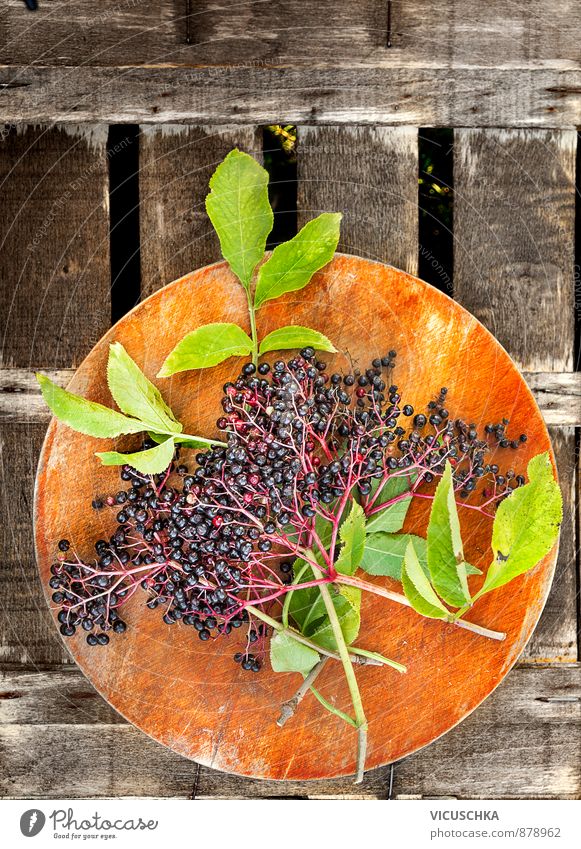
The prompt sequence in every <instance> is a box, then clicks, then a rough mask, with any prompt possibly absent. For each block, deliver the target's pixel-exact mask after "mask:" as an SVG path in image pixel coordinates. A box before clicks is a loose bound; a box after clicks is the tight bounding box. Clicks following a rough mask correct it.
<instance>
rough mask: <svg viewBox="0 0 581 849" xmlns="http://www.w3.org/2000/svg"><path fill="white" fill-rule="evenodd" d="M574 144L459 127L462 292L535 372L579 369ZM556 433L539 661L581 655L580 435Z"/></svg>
mask: <svg viewBox="0 0 581 849" xmlns="http://www.w3.org/2000/svg"><path fill="white" fill-rule="evenodd" d="M576 142H577V136H576V133H574V132H562V133H552V132H547V131H540V130H526V131H518V130H508V131H505V130H457V131H456V133H455V147H456V155H455V166H454V198H455V200H454V238H455V248H454V292H455V295H456V297H457V298H458V300H459V301H460V302H461V303H462V304H463V305H464V306H465V307H467V309H469V310H470V311H471V312H472V313H474V315H476V316H477V318H479V319H480V320H481V321H483V323H484V324H486V325H487V326H488V327H489V329H490V330H491V331H492V332H493V333H494V334H495V336H496V337H497V338H498V339H499V340H500V342H501V343H502V344H503V345H504V347H505V348H506V349H507V350H508V351H509V353H510V354H511V355H512V356H513V358H514V359H515V360H516V361H517V362H518V363H519V364H520V365H521V366H522V367H523V368H524V369H528V370H531V371H537V370H538V371H546V372H551V371H557V372H567V371H569V372H570V371H572V370H573V352H574V302H575V292H574V275H573V272H574V233H575V152H576ZM573 380H575V378H573ZM536 386H537V391H538V390H539V379H538V378H536ZM541 394H542V393H541ZM537 397H539V395H537ZM539 400H541V399H540V398H539ZM575 403H576V405H577V403H578V402H575ZM553 440H554V445H555V450H556V453H557V457H558V464H559V467H560V470H561V476H562V482H563V490H564V495H565V511H566V512H565V522H564V525H563V536H562V542H561V549H560V559H559V564H558V567H557V572H556V575H555V580H554V584H553V587H552V590H551V594H550V596H549V599H548V602H547V607H546V609H545V612H544V615H543V618H542V620H541V623H540V624H539V627H538V629H537V631H536V633H535V635H534V637H533V639H532V640H531V643H530V644H529V646H528V648H527V650H526V657H527V658H529V659H537V660H546V659H547V658H551V659H576V657H577V640H576V636H575V635H576V630H577V611H576V603H575V595H576V577H575V568H576V566H575V550H576V543H575V536H576V535H575V528H574V521H573V510H574V507H573V504H574V495H573V492H574V486H575V471H574V469H575V462H574V456H575V453H574V452H575V447H574V433H573V431H572V430H570V429H566V430H565V431H564V432H561V433H558V432H557V431H553Z"/></svg>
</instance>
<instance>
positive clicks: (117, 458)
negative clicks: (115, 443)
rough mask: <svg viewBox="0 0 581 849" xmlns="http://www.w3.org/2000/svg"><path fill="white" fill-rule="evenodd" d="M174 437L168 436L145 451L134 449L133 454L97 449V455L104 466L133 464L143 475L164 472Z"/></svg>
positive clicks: (172, 451) (170, 459)
mask: <svg viewBox="0 0 581 849" xmlns="http://www.w3.org/2000/svg"><path fill="white" fill-rule="evenodd" d="M174 449H175V446H174V439H173V437H170V438H169V439H166V440H165V442H162V443H161V444H160V445H156V446H155V448H148V449H147V451H136V452H135V454H120V453H119V452H118V451H98V452H97V457H99V459H100V460H101V462H102V463H103V465H104V466H123V465H124V464H125V463H127V465H129V466H133V468H134V469H137V471H138V472H141V473H142V474H143V475H157V474H159V473H160V472H165V470H166V469H167V467H168V466H169V464H170V463H171V461H172V459H173V455H174Z"/></svg>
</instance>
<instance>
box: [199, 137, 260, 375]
mask: <svg viewBox="0 0 581 849" xmlns="http://www.w3.org/2000/svg"><path fill="white" fill-rule="evenodd" d="M206 211H207V213H208V216H209V218H210V221H211V222H212V224H213V226H214V230H215V231H216V233H217V234H218V238H219V239H220V248H221V249H222V256H223V257H224V259H225V260H226V261H227V262H228V265H229V266H230V268H231V269H232V271H233V272H234V274H235V275H236V276H237V277H238V279H239V280H240V282H241V283H242V285H243V286H244V288H245V289H248V288H249V286H250V280H251V279H252V274H253V273H254V269H255V268H256V266H257V265H258V263H259V262H260V260H261V259H262V257H263V256H264V251H265V249H266V239H267V236H268V234H269V233H270V231H271V230H272V225H273V223H274V216H273V214H272V209H271V207H270V203H269V200H268V172H267V171H265V169H264V168H262V167H261V166H260V165H259V164H258V162H256V160H255V159H253V158H252V156H249V155H248V154H247V153H243V152H242V151H240V150H237V149H234V150H231V151H230V153H229V154H228V156H227V157H226V158H225V159H224V161H223V162H222V163H221V164H220V165H218V167H217V168H216V170H215V171H214V174H213V176H212V179H211V180H210V193H209V194H208V196H207V197H206ZM218 362H219V361H218Z"/></svg>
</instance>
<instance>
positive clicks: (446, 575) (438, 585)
mask: <svg viewBox="0 0 581 849" xmlns="http://www.w3.org/2000/svg"><path fill="white" fill-rule="evenodd" d="M427 542H428V569H429V570H430V577H431V579H432V584H433V586H434V588H435V590H436V591H437V593H438V594H439V595H440V596H441V598H443V599H444V601H445V602H446V603H447V604H449V605H451V606H452V607H463V606H464V605H465V604H466V603H467V602H469V601H470V591H469V589H468V581H467V579H466V566H465V561H464V548H463V545H462V535H461V533H460V521H459V519H458V508H457V507H456V499H455V497H454V480H453V477H452V466H451V465H450V463H449V462H447V463H446V468H445V470H444V474H443V475H442V477H441V478H440V481H439V483H438V486H437V488H436V492H435V495H434V500H433V502H432V510H431V512H430V521H429V524H428V534H427Z"/></svg>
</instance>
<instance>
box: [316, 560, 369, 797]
mask: <svg viewBox="0 0 581 849" xmlns="http://www.w3.org/2000/svg"><path fill="white" fill-rule="evenodd" d="M311 568H312V570H313V574H314V575H315V577H316V578H322V577H323V573H322V572H321V570H320V569H318V568H317V567H316V566H312V567H311ZM319 590H320V593H321V597H322V599H323V602H324V604H325V608H326V611H327V616H328V617H329V622H330V624H331V629H332V631H333V636H334V638H335V641H336V643H337V649H338V651H339V655H340V657H341V662H342V664H343V669H344V671H345V678H346V679H347V686H348V687H349V693H350V694H351V701H352V703H353V710H354V712H355V722H356V727H357V774H356V778H355V783H356V784H361V782H362V781H363V773H364V770H365V756H366V753H367V718H366V716H365V711H364V709H363V702H362V700H361V693H360V691H359V685H358V684H357V677H356V675H355V670H354V668H353V662H352V659H351V655H350V654H349V649H348V647H347V643H346V642H345V637H344V636H343V631H342V630H341V623H340V622H339V617H338V616H337V611H336V610H335V605H334V604H333V599H332V598H331V594H330V592H329V587H328V586H327V585H326V584H321V585H320V587H319Z"/></svg>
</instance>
